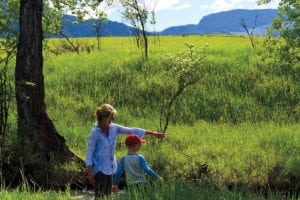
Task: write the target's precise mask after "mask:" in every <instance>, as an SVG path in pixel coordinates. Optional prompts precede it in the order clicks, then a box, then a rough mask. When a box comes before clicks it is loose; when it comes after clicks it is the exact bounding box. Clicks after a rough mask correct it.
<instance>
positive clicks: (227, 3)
mask: <svg viewBox="0 0 300 200" xmlns="http://www.w3.org/2000/svg"><path fill="white" fill-rule="evenodd" d="M256 1H257V0H143V2H146V3H145V5H146V7H147V8H148V10H153V9H155V11H156V25H155V29H156V31H161V30H163V29H165V28H168V27H170V26H178V25H185V24H198V23H199V21H200V19H201V18H202V17H203V16H205V15H208V14H211V13H216V12H221V11H226V10H232V9H240V8H241V9H264V8H277V7H278V2H279V0H273V1H272V3H269V4H266V5H263V6H258V5H257V4H256ZM104 10H105V11H106V12H107V14H108V19H110V20H112V21H119V22H123V23H124V21H123V20H122V17H121V14H120V13H121V11H120V9H119V8H118V6H117V5H115V6H113V7H106V8H105V9H104ZM147 29H148V30H153V26H152V25H148V26H147Z"/></svg>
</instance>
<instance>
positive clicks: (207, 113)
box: [0, 35, 300, 199]
mask: <svg viewBox="0 0 300 200" xmlns="http://www.w3.org/2000/svg"><path fill="white" fill-rule="evenodd" d="M72 40H73V42H74V43H75V44H77V45H78V46H80V47H81V52H80V53H79V54H77V53H75V52H71V51H67V50H66V48H65V45H66V44H65V43H64V45H62V41H61V40H60V39H49V40H47V41H45V46H47V48H48V49H46V50H45V51H44V80H45V89H46V99H45V101H46V105H47V110H48V114H49V115H50V118H51V119H52V120H53V122H54V124H55V126H56V128H57V130H58V132H59V133H60V134H61V135H63V137H64V138H65V139H66V142H67V145H68V147H69V148H70V149H71V150H72V151H73V152H74V153H75V154H76V155H78V156H79V157H81V158H82V159H85V150H86V147H87V138H88V135H89V132H90V129H91V127H92V125H93V124H94V123H95V119H94V116H93V114H94V111H95V109H96V107H97V106H99V105H101V104H103V103H110V104H112V105H113V106H114V107H115V108H116V109H117V115H116V119H115V123H119V124H122V125H125V126H129V127H141V128H145V129H149V130H159V129H160V126H159V119H160V112H161V110H162V109H164V106H165V104H166V102H167V100H168V94H169V93H171V94H172V92H174V87H176V85H177V83H176V82H175V78H174V79H172V77H171V78H170V77H168V74H167V73H166V71H167V68H168V67H170V66H168V63H167V61H166V59H165V55H167V54H172V55H178V53H180V52H187V53H188V52H189V51H188V48H187V47H186V45H185V43H189V44H193V45H194V50H195V53H196V52H197V50H201V48H202V47H204V46H205V47H206V49H205V55H206V57H205V58H204V60H203V61H202V66H201V79H200V81H199V82H198V83H197V84H194V85H192V86H190V87H187V88H186V89H185V91H184V92H183V93H182V95H180V96H179V97H178V98H177V99H176V101H175V102H174V105H173V107H172V110H171V118H170V124H169V127H168V129H167V131H166V133H167V137H166V138H165V139H163V140H161V141H158V140H155V139H154V138H151V137H148V138H146V139H147V143H146V144H145V145H144V146H143V147H142V149H141V151H140V153H141V154H143V155H144V156H145V157H146V159H147V161H148V162H149V164H150V166H151V167H152V168H153V169H154V170H155V171H157V172H158V173H159V174H160V175H161V176H162V177H164V179H165V184H164V185H162V186H161V187H158V186H157V185H154V186H153V187H149V188H148V189H147V190H145V192H142V193H136V192H133V193H131V192H128V193H125V194H120V195H114V196H113V199H142V198H143V199H146V197H148V199H264V198H265V196H264V193H263V191H268V192H269V193H268V197H269V198H271V199H281V198H283V196H282V195H283V194H280V191H276V190H273V187H275V186H281V185H285V186H291V185H292V187H295V188H296V187H298V188H299V187H300V186H299V183H300V181H299V180H300V124H299V120H300V103H299V102H300V82H299V74H298V75H297V74H286V73H285V72H281V71H280V70H279V68H278V66H276V65H270V64H268V63H263V62H262V61H261V59H260V57H259V56H258V54H259V53H260V50H261V49H263V46H262V45H263V43H262V40H263V38H255V41H256V44H257V49H256V50H254V49H252V47H251V44H250V40H249V39H248V38H247V37H243V36H228V35H210V36H187V37H182V36H167V37H160V38H156V39H155V41H154V39H153V38H150V41H149V58H148V60H145V59H143V58H142V50H141V49H138V48H137V47H136V45H135V42H134V41H133V39H132V38H128V37H107V38H102V39H101V49H100V50H97V48H96V47H97V40H96V38H79V39H78V38H77V39H72ZM12 118H13V117H12ZM124 138H125V136H123V135H122V136H120V137H118V145H117V157H118V158H120V157H121V156H122V155H123V154H125V153H126V149H125V145H124V144H123V141H124ZM201 164H207V165H208V174H205V175H203V174H199V169H200V168H199V167H200V166H201ZM290 177H293V178H295V179H293V180H296V181H297V182H292V181H293V180H291V179H290ZM295 183H296V185H293V184H295ZM229 186H230V187H229ZM20 190H21V189H20ZM18 195H21V196H22V195H24V198H23V197H20V196H18ZM153 195H154V196H153ZM187 197H189V198H187ZM72 198H73V197H72V195H71V194H70V193H59V192H51V191H50V192H49V191H48V192H42V191H41V192H35V193H30V195H29V194H27V193H22V192H20V191H18V190H17V191H15V192H12V193H11V192H8V191H6V190H1V191H0V199H72ZM290 198H291V199H296V197H295V196H291V197H290Z"/></svg>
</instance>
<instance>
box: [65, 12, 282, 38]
mask: <svg viewBox="0 0 300 200" xmlns="http://www.w3.org/2000/svg"><path fill="white" fill-rule="evenodd" d="M277 14H278V10H277V9H255V10H247V9H236V10H230V11H224V12H219V13H214V14H210V15H207V16H204V17H203V18H202V19H201V20H200V21H199V23H198V24H188V25H181V26H173V27H169V28H167V29H164V30H163V31H161V32H160V35H183V34H188V35H192V34H193V35H194V34H217V33H222V34H244V33H245V30H244V29H243V27H242V26H241V20H242V19H243V20H244V22H245V23H246V25H247V27H248V28H249V29H251V28H253V26H254V24H255V27H254V33H255V34H257V35H264V34H265V32H266V29H267V27H269V26H270V25H271V24H272V20H273V18H274V17H275V16H277ZM62 20H63V21H64V23H65V24H64V33H65V34H66V35H67V36H68V37H95V36H96V29H95V27H94V26H93V23H94V22H95V20H94V19H92V20H86V21H84V22H83V23H74V21H75V20H76V17H74V16H70V15H64V16H63V18H62ZM133 33H134V29H133V28H132V27H131V26H127V25H125V24H123V23H119V22H113V21H108V22H107V23H103V24H102V26H101V36H130V35H133ZM149 34H151V32H149Z"/></svg>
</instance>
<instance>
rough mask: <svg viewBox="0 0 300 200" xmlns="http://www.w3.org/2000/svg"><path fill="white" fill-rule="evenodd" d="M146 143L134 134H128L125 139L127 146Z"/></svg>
mask: <svg viewBox="0 0 300 200" xmlns="http://www.w3.org/2000/svg"><path fill="white" fill-rule="evenodd" d="M143 143H146V140H144V139H141V138H139V136H137V135H135V134H129V135H128V136H127V138H126V140H125V144H126V145H127V146H133V145H135V144H143Z"/></svg>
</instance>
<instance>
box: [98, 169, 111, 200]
mask: <svg viewBox="0 0 300 200" xmlns="http://www.w3.org/2000/svg"><path fill="white" fill-rule="evenodd" d="M94 179H95V199H97V198H100V197H103V196H104V195H106V196H108V195H110V194H111V185H112V175H105V174H103V173H102V172H98V173H97V174H96V175H95V177H94Z"/></svg>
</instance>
